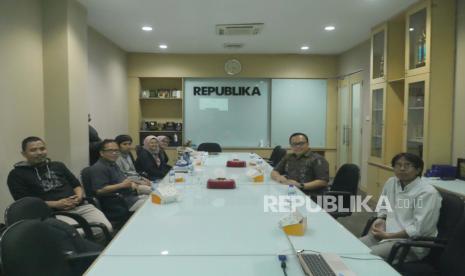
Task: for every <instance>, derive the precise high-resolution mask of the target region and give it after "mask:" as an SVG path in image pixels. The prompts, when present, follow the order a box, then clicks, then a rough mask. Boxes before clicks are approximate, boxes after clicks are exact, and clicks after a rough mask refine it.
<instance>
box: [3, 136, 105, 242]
mask: <svg viewBox="0 0 465 276" xmlns="http://www.w3.org/2000/svg"><path fill="white" fill-rule="evenodd" d="M21 148H22V152H21V154H22V155H23V156H24V158H25V159H26V160H25V161H21V162H19V163H16V164H15V165H14V168H13V170H11V171H10V173H9V174H8V180H7V183H8V188H9V189H10V192H11V195H12V196H13V198H14V199H15V200H18V199H20V198H23V197H38V198H40V199H42V200H44V201H45V203H46V204H47V205H48V206H49V207H50V208H52V209H54V210H57V211H67V212H70V213H74V214H78V215H81V216H82V217H83V218H84V219H85V220H87V221H88V222H90V223H102V224H104V225H105V226H106V227H107V229H108V230H109V231H113V229H112V226H111V223H110V222H109V221H108V219H107V218H106V217H105V215H104V214H103V213H102V212H101V211H100V210H99V209H97V208H95V206H94V205H92V204H89V203H87V202H86V201H84V200H83V196H84V190H83V188H82V186H81V183H80V182H79V180H78V179H77V178H76V177H75V176H74V175H73V173H72V172H71V171H70V170H69V169H68V168H67V167H66V165H65V164H63V163H62V162H59V161H52V160H50V159H49V158H48V157H47V146H46V144H45V142H44V140H42V139H41V138H39V137H35V136H30V137H27V138H25V139H24V140H23V141H22V143H21ZM57 218H58V219H60V220H62V221H64V222H66V223H68V224H71V225H73V224H76V222H75V221H74V220H73V219H71V218H69V217H65V216H57ZM92 231H93V232H94V233H95V234H96V235H97V237H98V238H99V239H100V238H103V232H102V231H101V230H99V228H92Z"/></svg>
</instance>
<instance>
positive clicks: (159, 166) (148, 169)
mask: <svg viewBox="0 0 465 276" xmlns="http://www.w3.org/2000/svg"><path fill="white" fill-rule="evenodd" d="M135 165H136V169H137V171H138V172H139V173H145V174H146V175H147V176H148V177H149V179H150V180H155V179H160V178H163V177H165V175H166V174H167V173H168V172H169V171H170V170H171V167H170V166H169V165H167V164H166V163H163V162H162V160H161V158H160V145H159V141H158V139H157V137H156V136H153V135H149V136H147V137H145V139H144V147H143V149H142V150H141V151H140V152H139V155H138V156H137V160H136V164H135Z"/></svg>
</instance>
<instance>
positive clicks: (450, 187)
mask: <svg viewBox="0 0 465 276" xmlns="http://www.w3.org/2000/svg"><path fill="white" fill-rule="evenodd" d="M425 179H426V181H427V183H429V184H431V185H433V186H434V187H436V188H437V189H438V190H440V191H444V192H447V193H452V194H456V195H458V196H460V197H462V198H465V181H463V180H460V179H455V180H441V179H440V178H438V177H426V178H425Z"/></svg>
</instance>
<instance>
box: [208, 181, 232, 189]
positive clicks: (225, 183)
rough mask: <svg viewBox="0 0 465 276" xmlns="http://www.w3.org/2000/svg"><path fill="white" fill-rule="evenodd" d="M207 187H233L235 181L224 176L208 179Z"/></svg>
mask: <svg viewBox="0 0 465 276" xmlns="http://www.w3.org/2000/svg"><path fill="white" fill-rule="evenodd" d="M207 188H208V189H235V188H236V182H234V180H233V179H226V178H216V179H208V181H207Z"/></svg>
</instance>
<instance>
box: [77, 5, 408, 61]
mask: <svg viewBox="0 0 465 276" xmlns="http://www.w3.org/2000/svg"><path fill="white" fill-rule="evenodd" d="M79 2H81V3H82V4H83V5H84V6H85V7H86V8H87V11H88V23H89V25H90V26H92V27H93V28H95V29H96V30H97V31H99V32H100V33H102V34H103V35H104V36H106V37H107V38H109V39H110V40H112V41H113V42H115V43H116V44H117V45H119V46H120V47H121V48H123V49H124V50H126V51H128V52H146V53H162V52H163V53H215V54H220V53H264V54H339V53H342V52H344V51H346V50H348V49H350V48H352V47H353V46H355V45H357V44H359V43H361V42H363V41H365V40H366V39H368V38H369V32H370V29H371V27H373V26H375V25H377V24H379V23H381V22H383V21H385V20H386V19H388V18H390V17H392V16H393V15H396V14H397V13H399V12H401V11H402V10H404V9H406V8H407V7H408V6H410V5H411V4H412V3H414V2H416V0H79ZM233 23H264V27H263V29H262V31H261V33H259V34H258V35H251V36H244V35H235V36H219V35H217V34H216V33H215V25H216V24H233ZM144 25H149V26H152V27H153V31H151V32H144V31H142V30H141V27H142V26H144ZM328 25H333V26H335V28H336V29H335V30H334V31H330V32H328V31H325V30H324V27H325V26H328ZM226 42H231V43H244V47H243V48H241V49H225V48H224V47H223V44H224V43H226ZM159 44H166V45H168V48H167V49H159V48H158V45H159ZM303 45H308V46H309V50H307V51H303V50H301V49H300V47H301V46H303Z"/></svg>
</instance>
